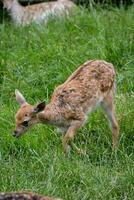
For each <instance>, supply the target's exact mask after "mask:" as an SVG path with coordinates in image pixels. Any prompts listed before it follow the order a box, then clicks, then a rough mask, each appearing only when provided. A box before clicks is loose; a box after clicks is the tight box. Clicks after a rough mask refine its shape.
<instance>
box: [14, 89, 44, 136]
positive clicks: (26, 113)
mask: <svg viewBox="0 0 134 200" xmlns="http://www.w3.org/2000/svg"><path fill="white" fill-rule="evenodd" d="M15 95H16V100H17V102H18V103H19V105H20V109H19V110H18V112H17V114H16V115H15V121H16V129H15V131H14V132H13V136H14V137H19V136H21V135H22V134H23V133H25V132H26V131H27V130H28V129H29V128H30V127H32V126H33V125H34V124H36V123H38V122H39V120H38V117H37V115H38V113H39V112H41V111H43V110H44V108H45V102H42V103H40V104H38V105H36V106H32V105H30V104H28V103H27V102H26V100H25V98H24V96H23V95H22V94H21V93H20V92H19V91H18V90H15Z"/></svg>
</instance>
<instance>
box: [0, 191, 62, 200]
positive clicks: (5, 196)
mask: <svg viewBox="0 0 134 200" xmlns="http://www.w3.org/2000/svg"><path fill="white" fill-rule="evenodd" d="M0 200H61V199H57V198H52V197H47V196H41V195H38V194H34V193H32V192H9V193H8V192H5V193H4V192H3V193H0Z"/></svg>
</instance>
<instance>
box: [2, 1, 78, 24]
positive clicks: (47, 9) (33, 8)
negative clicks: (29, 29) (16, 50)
mask: <svg viewBox="0 0 134 200" xmlns="http://www.w3.org/2000/svg"><path fill="white" fill-rule="evenodd" d="M3 4H4V8H6V9H7V10H8V11H9V12H10V15H11V17H12V20H13V21H14V22H15V24H19V25H28V24H30V23H32V22H35V23H37V24H40V23H41V22H42V21H44V22H47V21H48V18H49V17H50V16H55V15H62V14H64V13H65V14H68V12H69V10H71V9H72V8H75V7H76V5H75V4H74V3H73V2H71V1H70V0H57V1H53V2H45V3H38V4H34V5H28V6H25V7H24V6H22V5H20V3H19V2H18V0H3Z"/></svg>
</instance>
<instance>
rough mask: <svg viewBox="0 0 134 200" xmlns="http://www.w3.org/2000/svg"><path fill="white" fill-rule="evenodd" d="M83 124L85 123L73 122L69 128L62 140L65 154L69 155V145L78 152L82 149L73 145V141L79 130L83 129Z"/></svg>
mask: <svg viewBox="0 0 134 200" xmlns="http://www.w3.org/2000/svg"><path fill="white" fill-rule="evenodd" d="M82 123H83V121H77V120H76V121H73V122H72V124H71V125H70V127H69V128H68V130H67V132H66V134H65V136H64V137H63V139H62V144H63V149H64V152H65V153H68V151H69V147H70V146H69V145H71V146H73V147H74V148H75V149H76V150H77V151H78V152H79V151H80V149H78V148H77V146H76V145H73V144H72V143H71V141H72V140H73V138H74V136H75V134H76V133H77V130H78V129H79V128H80V127H81V125H82Z"/></svg>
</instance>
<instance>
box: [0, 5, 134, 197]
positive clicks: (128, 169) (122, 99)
mask: <svg viewBox="0 0 134 200" xmlns="http://www.w3.org/2000/svg"><path fill="white" fill-rule="evenodd" d="M90 59H104V60H106V61H108V62H112V63H113V65H114V66H115V70H116V74H117V89H116V96H115V104H116V112H117V117H118V120H119V124H120V141H119V148H118V150H117V151H115V152H112V150H111V132H110V130H109V127H108V123H107V120H106V118H105V116H104V114H103V112H102V111H101V109H98V110H97V111H96V112H94V113H92V114H91V115H90V117H89V120H88V122H87V124H86V125H85V126H84V127H82V128H81V130H80V131H79V132H78V134H77V136H76V138H75V140H74V142H75V144H77V146H78V147H81V148H82V149H83V150H84V151H85V152H86V154H85V155H77V153H76V152H75V151H72V152H71V153H70V155H69V156H68V157H66V156H65V155H64V153H63V150H62V145H61V136H60V134H58V132H57V130H56V129H55V128H54V127H53V126H48V125H38V126H36V127H34V128H33V129H31V130H29V131H28V133H27V134H26V135H25V136H23V137H22V138H20V139H18V140H17V139H15V138H13V137H12V134H11V133H12V131H13V130H14V125H15V121H14V115H15V113H16V111H17V109H18V108H19V105H18V104H17V103H16V101H15V95H14V90H15V89H16V88H17V89H19V90H20V91H21V92H22V93H23V94H24V95H25V97H26V99H27V101H28V102H29V103H31V104H36V103H37V102H40V101H42V100H45V101H46V102H49V99H50V97H51V94H52V92H53V90H54V88H55V87H56V86H58V85H59V84H61V83H63V82H64V81H65V80H66V79H67V77H68V76H69V75H70V74H71V73H72V72H73V71H74V70H75V69H76V68H77V67H78V66H79V65H80V64H82V63H84V62H85V61H87V60H90ZM20 190H21V191H22V190H25V191H33V192H37V193H40V194H45V195H52V196H59V197H61V198H63V199H65V200H98V199H103V200H109V199H110V200H113V199H114V200H119V199H120V200H130V199H133V196H134V7H130V8H128V9H127V10H124V9H123V8H120V9H116V8H111V9H107V10H105V9H97V10H95V9H93V10H90V11H88V10H85V9H82V10H78V11H76V12H75V13H73V15H72V16H70V17H68V18H62V19H51V20H50V22H49V24H48V25H44V24H42V25H41V26H35V25H31V26H28V27H16V26H15V25H13V23H12V22H11V21H10V19H5V18H2V20H1V24H0V191H20Z"/></svg>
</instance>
